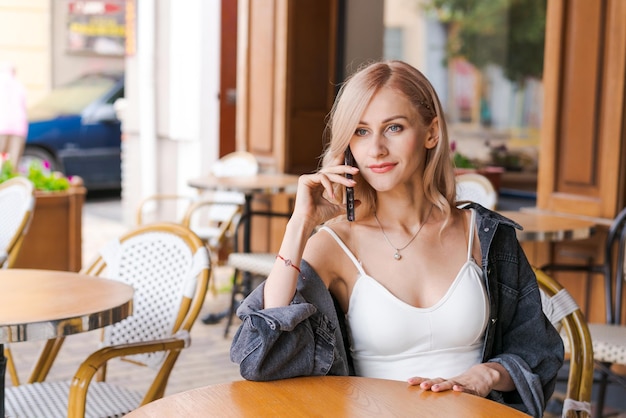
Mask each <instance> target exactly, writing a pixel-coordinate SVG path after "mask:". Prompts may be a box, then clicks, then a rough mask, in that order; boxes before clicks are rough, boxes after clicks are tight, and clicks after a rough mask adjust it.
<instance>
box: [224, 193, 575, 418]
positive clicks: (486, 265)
mask: <svg viewBox="0 0 626 418" xmlns="http://www.w3.org/2000/svg"><path fill="white" fill-rule="evenodd" d="M468 207H472V208H474V209H476V212H477V213H476V215H477V216H476V222H477V227H478V236H479V239H480V247H481V252H482V263H481V264H482V270H483V279H484V280H485V287H486V289H487V292H488V295H489V300H490V318H489V324H488V326H487V330H486V334H485V340H484V346H483V362H496V363H500V364H502V366H504V367H505V369H506V370H507V371H508V372H509V374H510V375H511V378H512V379H513V381H514V383H515V388H516V389H515V390H514V391H511V392H498V391H492V392H491V393H490V394H489V396H488V397H489V398H490V399H492V400H495V401H498V402H501V403H504V404H507V405H509V406H511V407H513V408H516V409H518V410H521V411H523V412H525V413H527V414H529V415H531V416H534V417H541V416H542V415H543V410H544V408H545V405H546V402H547V401H548V399H549V398H550V396H551V395H552V392H553V391H554V387H555V384H556V376H557V372H558V371H559V369H560V368H561V366H562V364H563V356H564V349H563V342H562V340H561V337H560V336H559V334H558V332H557V331H556V330H555V328H554V327H553V326H552V325H551V324H550V321H548V319H547V318H546V317H545V315H544V314H543V311H542V308H541V299H540V296H539V289H538V285H537V281H536V278H535V275H534V273H533V271H532V268H531V266H530V264H529V263H528V260H527V259H526V256H525V254H524V252H523V251H522V249H521V247H520V245H519V243H518V241H517V238H516V235H515V228H519V229H521V226H519V225H518V224H517V223H515V222H513V221H512V220H510V219H507V218H505V217H503V216H501V215H499V214H497V213H495V212H492V211H490V210H488V209H485V208H483V207H482V206H479V205H475V204H470V205H469V206H468ZM300 268H301V270H302V273H301V275H300V277H299V278H298V285H297V291H296V294H295V296H294V298H293V301H292V302H291V304H290V305H289V306H286V307H279V308H270V309H263V308H262V306H263V286H264V284H263V283H262V284H261V285H260V286H259V287H257V288H256V289H255V290H254V291H253V292H252V293H251V294H250V295H249V296H248V297H247V298H246V299H245V300H244V301H243V303H242V305H241V306H240V307H239V309H238V310H237V314H238V316H239V317H240V318H241V319H242V321H243V322H242V324H241V326H240V327H239V329H238V330H237V333H236V335H235V337H234V339H233V342H232V346H231V352H230V355H231V360H232V361H233V362H235V363H237V364H239V366H240V372H241V375H242V377H244V378H245V379H248V380H260V381H261V380H275V379H283V378H289V377H296V376H310V375H350V374H354V370H353V368H352V366H351V358H350V350H349V346H348V340H347V337H346V332H345V328H344V323H345V322H344V321H345V318H344V317H343V312H342V311H341V310H340V309H337V308H336V304H335V303H334V298H333V297H332V296H331V294H330V292H329V291H328V289H327V288H326V286H325V285H324V283H323V281H322V280H321V278H320V277H319V276H318V275H317V274H316V273H315V271H314V270H313V268H312V267H311V266H310V265H309V264H308V263H307V262H306V261H305V260H303V261H302V264H301V266H300Z"/></svg>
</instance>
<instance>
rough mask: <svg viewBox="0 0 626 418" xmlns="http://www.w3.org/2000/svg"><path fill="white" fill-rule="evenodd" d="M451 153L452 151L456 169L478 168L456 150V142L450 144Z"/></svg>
mask: <svg viewBox="0 0 626 418" xmlns="http://www.w3.org/2000/svg"><path fill="white" fill-rule="evenodd" d="M450 151H452V161H453V163H454V167H456V168H476V164H475V163H474V162H473V161H472V160H470V159H469V158H467V157H466V156H465V155H463V154H461V153H460V152H458V151H457V150H456V142H454V141H452V142H451V143H450Z"/></svg>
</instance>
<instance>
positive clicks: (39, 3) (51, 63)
mask: <svg viewBox="0 0 626 418" xmlns="http://www.w3.org/2000/svg"><path fill="white" fill-rule="evenodd" d="M68 3H69V0H0V62H10V63H13V64H14V65H15V67H16V69H17V76H18V78H19V80H20V81H21V82H22V83H23V84H24V86H25V87H26V90H27V95H28V96H27V100H28V103H29V104H32V103H35V102H36V101H38V100H39V99H40V98H41V97H42V96H44V95H45V94H46V93H47V92H48V91H49V90H50V89H51V88H52V87H54V86H58V85H59V84H62V83H65V82H67V81H70V80H72V79H73V78H76V77H77V76H79V75H81V74H83V73H85V72H89V71H98V70H113V69H123V68H124V65H125V57H123V56H120V57H117V56H116V57H110V56H98V55H94V54H80V55H79V54H70V53H68V52H67V51H66V49H65V43H66V39H67V10H68Z"/></svg>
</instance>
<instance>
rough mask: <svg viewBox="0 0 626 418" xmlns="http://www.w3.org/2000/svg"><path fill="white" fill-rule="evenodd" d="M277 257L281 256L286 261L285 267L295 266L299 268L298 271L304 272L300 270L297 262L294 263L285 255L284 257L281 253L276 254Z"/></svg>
mask: <svg viewBox="0 0 626 418" xmlns="http://www.w3.org/2000/svg"><path fill="white" fill-rule="evenodd" d="M276 258H280V259H281V260H283V262H284V263H285V267H293V268H295V269H296V270H298V273H302V272H301V271H300V267H298V266H296V265H295V264H293V263H292V262H291V260H290V259H288V258H285V257H283V256H282V255H280V254H276Z"/></svg>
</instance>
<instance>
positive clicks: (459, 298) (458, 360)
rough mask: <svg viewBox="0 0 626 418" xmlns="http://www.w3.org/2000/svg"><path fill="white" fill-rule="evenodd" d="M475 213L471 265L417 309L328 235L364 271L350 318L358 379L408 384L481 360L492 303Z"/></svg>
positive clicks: (450, 374)
mask: <svg viewBox="0 0 626 418" xmlns="http://www.w3.org/2000/svg"><path fill="white" fill-rule="evenodd" d="M474 224H475V212H474V210H472V216H471V222H470V232H469V240H468V241H469V246H468V249H467V261H466V262H465V264H463V266H462V267H461V270H460V271H459V272H458V274H457V276H456V278H455V280H454V282H453V283H452V285H451V286H450V288H449V289H448V291H447V292H446V294H445V295H444V296H443V298H441V300H440V301H439V302H437V303H436V304H435V305H433V306H431V307H429V308H416V307H414V306H412V305H409V304H407V303H405V302H403V301H402V300H400V299H398V298H397V297H396V296H394V295H393V294H392V293H391V292H389V291H388V290H387V289H386V288H385V287H384V286H383V285H381V284H380V283H379V282H378V281H376V279H374V278H373V277H371V276H368V275H367V273H366V272H365V270H364V269H363V267H362V266H361V264H360V263H359V261H358V260H357V259H356V257H355V256H354V254H352V252H351V251H350V250H349V249H348V247H347V246H346V245H345V244H344V243H343V241H341V239H340V238H339V237H338V236H337V234H335V232H334V231H333V230H331V229H330V228H328V227H322V228H321V230H324V231H326V232H328V233H329V234H330V235H331V236H332V237H333V238H334V239H335V241H337V243H338V244H339V245H340V246H341V248H342V249H343V250H344V251H345V253H346V254H347V255H348V257H350V259H351V260H352V262H353V263H354V265H355V266H356V268H357V269H358V270H359V277H358V278H357V281H356V283H355V285H354V288H353V290H352V295H351V296H350V302H349V307H348V314H347V316H346V319H347V324H348V330H349V332H350V337H351V348H350V350H351V353H352V357H353V359H354V366H355V372H356V374H357V375H358V376H367V377H377V378H383V379H393V380H402V381H406V380H407V379H408V378H410V377H413V376H421V377H430V378H435V377H443V378H450V377H454V376H457V375H459V374H461V373H463V372H464V371H466V370H467V369H469V368H470V367H471V366H473V365H475V364H478V363H480V362H481V361H482V344H483V339H484V335H485V329H486V326H487V321H488V318H489V300H488V298H487V293H486V291H485V288H484V284H483V280H482V271H481V268H480V266H479V265H478V264H476V262H475V261H474V259H473V257H472V251H471V250H472V244H473V241H474Z"/></svg>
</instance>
